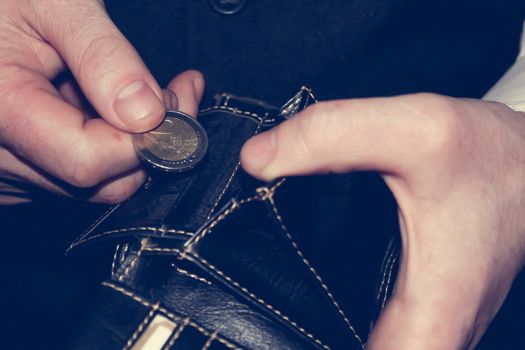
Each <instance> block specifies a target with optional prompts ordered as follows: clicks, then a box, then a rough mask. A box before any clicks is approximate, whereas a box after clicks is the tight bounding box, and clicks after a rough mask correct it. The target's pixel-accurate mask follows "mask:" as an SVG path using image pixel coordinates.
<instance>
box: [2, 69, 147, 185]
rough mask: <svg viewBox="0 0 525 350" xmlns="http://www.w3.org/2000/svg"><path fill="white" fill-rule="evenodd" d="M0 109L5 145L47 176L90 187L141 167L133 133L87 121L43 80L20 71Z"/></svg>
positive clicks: (102, 123)
mask: <svg viewBox="0 0 525 350" xmlns="http://www.w3.org/2000/svg"><path fill="white" fill-rule="evenodd" d="M17 76H18V80H17V81H16V82H15V83H13V82H11V84H12V86H11V88H6V87H4V88H5V89H6V91H10V93H9V94H8V96H4V98H5V101H6V103H5V104H3V105H2V106H0V113H1V114H2V115H4V116H5V117H4V118H2V119H1V120H0V130H3V133H2V139H1V141H2V142H3V143H4V144H5V145H6V147H7V148H9V149H10V150H11V151H12V152H14V153H16V154H18V155H20V156H22V157H23V158H24V159H27V160H28V161H29V162H31V163H33V164H35V165H36V166H37V167H39V168H41V169H43V170H44V171H45V172H47V173H49V174H51V175H53V176H55V177H58V178H60V179H62V180H64V181H66V182H67V183H69V184H71V185H74V186H79V187H90V186H94V185H96V184H98V183H99V182H101V181H104V180H106V179H108V178H112V177H114V176H117V175H119V174H122V173H124V172H127V171H129V170H131V169H133V168H135V167H137V166H138V164H139V162H138V159H137V157H136V155H135V152H134V150H133V146H132V143H131V135H129V134H127V133H125V132H122V131H120V130H118V129H116V128H114V127H112V126H111V125H109V124H108V123H106V122H105V121H104V120H102V119H90V120H86V119H85V118H84V115H83V113H82V112H81V111H79V110H78V109H76V108H74V107H73V106H71V105H69V104H67V103H65V102H64V101H63V100H62V99H61V98H60V95H59V94H58V93H57V91H56V90H55V89H54V87H53V86H52V85H51V84H50V83H49V82H48V81H47V80H46V79H45V78H43V77H41V76H37V75H34V74H33V73H32V72H30V71H25V70H19V71H18V72H17Z"/></svg>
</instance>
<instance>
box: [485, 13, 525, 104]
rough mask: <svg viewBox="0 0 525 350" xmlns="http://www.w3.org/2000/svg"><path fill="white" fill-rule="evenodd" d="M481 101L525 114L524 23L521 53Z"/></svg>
mask: <svg viewBox="0 0 525 350" xmlns="http://www.w3.org/2000/svg"><path fill="white" fill-rule="evenodd" d="M483 99H484V100H487V101H496V102H501V103H504V104H506V105H507V106H509V107H510V108H512V109H514V110H516V111H520V112H525V23H524V32H523V33H522V38H521V51H520V53H519V55H518V58H517V60H516V62H515V63H514V64H513V65H512V67H510V68H509V70H508V71H507V72H506V73H505V74H504V75H503V77H501V79H500V80H499V81H498V82H497V83H496V84H495V85H494V86H493V87H492V88H491V89H490V90H489V91H488V92H487V93H486V94H485V96H484V97H483Z"/></svg>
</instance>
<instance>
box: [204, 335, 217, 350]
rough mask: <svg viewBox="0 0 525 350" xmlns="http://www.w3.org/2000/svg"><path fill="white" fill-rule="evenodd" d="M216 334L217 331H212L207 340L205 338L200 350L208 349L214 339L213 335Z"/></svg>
mask: <svg viewBox="0 0 525 350" xmlns="http://www.w3.org/2000/svg"><path fill="white" fill-rule="evenodd" d="M216 336H217V331H215V332H213V333H212V334H211V335H210V337H209V338H208V340H206V343H205V344H204V345H203V346H202V348H201V350H208V349H209V347H210V345H211V343H213V341H214V340H215V337H216Z"/></svg>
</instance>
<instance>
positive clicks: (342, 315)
mask: <svg viewBox="0 0 525 350" xmlns="http://www.w3.org/2000/svg"><path fill="white" fill-rule="evenodd" d="M267 200H268V202H269V203H270V204H271V208H272V210H273V212H274V214H275V217H276V218H277V221H278V222H279V224H280V226H281V229H282V231H283V232H284V234H285V235H286V237H287V238H288V239H289V240H290V242H291V244H292V246H293V247H294V248H295V251H296V253H297V255H299V257H300V258H301V260H302V262H303V264H304V265H305V266H306V267H307V269H308V270H309V271H310V272H311V273H312V274H313V275H314V276H315V279H316V280H317V282H318V283H319V284H320V285H321V287H322V289H323V290H324V292H325V293H326V295H327V296H328V299H329V300H330V301H331V302H332V304H333V305H334V306H335V308H336V309H337V312H338V313H339V315H340V316H341V317H342V318H343V320H344V322H345V323H346V325H347V327H348V329H349V330H350V331H351V332H352V334H353V335H354V337H355V338H356V340H357V341H358V342H359V344H360V345H361V347H362V348H363V349H364V348H365V346H364V343H363V340H362V339H361V337H360V336H359V335H358V334H357V332H356V330H355V328H354V326H353V325H352V323H351V322H350V320H349V319H348V317H346V315H345V313H344V311H343V309H341V307H340V306H339V303H338V302H337V301H336V300H335V298H334V296H333V294H332V293H331V292H330V290H329V289H328V286H327V285H326V284H325V283H324V281H323V280H322V278H321V276H319V274H318V273H317V271H316V270H315V269H314V267H313V266H312V265H311V264H310V262H309V261H308V260H307V259H306V257H305V256H304V254H303V253H302V251H301V250H300V249H299V246H298V245H297V243H296V242H295V241H294V239H293V237H292V235H291V234H290V232H289V231H288V229H287V228H286V226H285V225H284V222H283V219H282V217H281V215H280V214H279V211H278V210H277V206H276V205H275V201H274V199H273V196H269V197H268V199H267Z"/></svg>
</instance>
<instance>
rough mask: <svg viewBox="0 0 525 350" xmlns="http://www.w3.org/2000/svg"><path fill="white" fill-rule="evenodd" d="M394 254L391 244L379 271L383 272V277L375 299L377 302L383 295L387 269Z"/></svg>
mask: <svg viewBox="0 0 525 350" xmlns="http://www.w3.org/2000/svg"><path fill="white" fill-rule="evenodd" d="M395 252H396V251H395V249H392V242H391V243H390V245H389V246H388V250H387V255H386V256H387V259H385V261H384V262H383V266H382V268H381V270H382V271H383V276H382V278H381V285H380V286H379V292H378V293H377V297H376V299H377V300H379V299H381V296H382V295H383V288H384V287H385V283H386V280H387V275H388V269H389V267H390V263H391V261H392V259H393V257H394V255H395Z"/></svg>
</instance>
